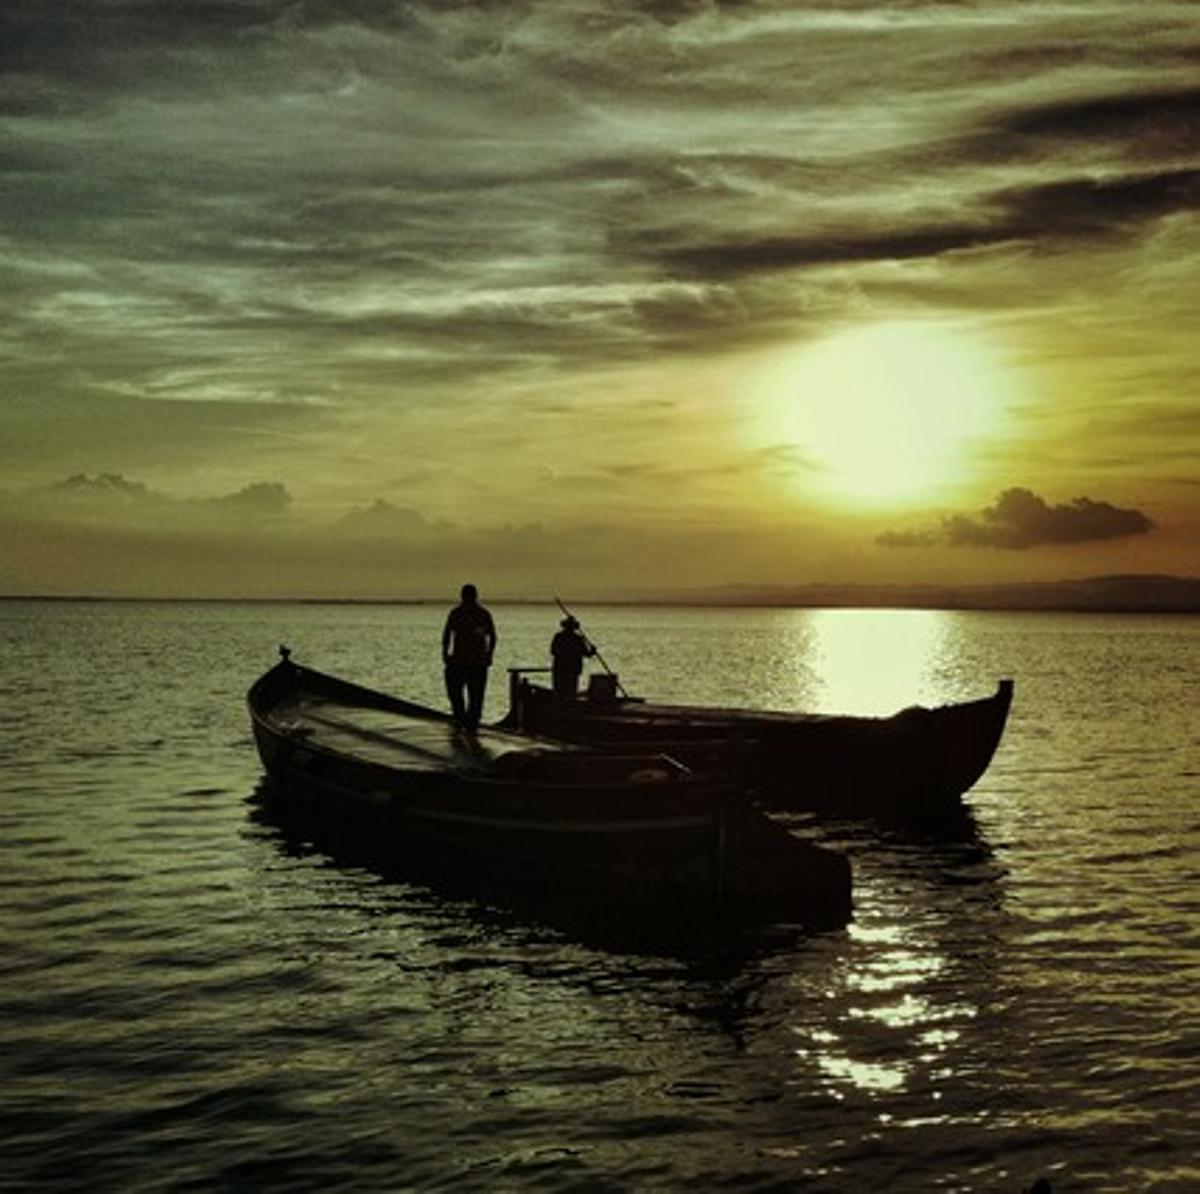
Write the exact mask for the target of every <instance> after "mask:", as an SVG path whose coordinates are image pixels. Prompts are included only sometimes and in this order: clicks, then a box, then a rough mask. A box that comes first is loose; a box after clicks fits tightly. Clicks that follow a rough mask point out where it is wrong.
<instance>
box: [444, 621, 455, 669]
mask: <svg viewBox="0 0 1200 1194" xmlns="http://www.w3.org/2000/svg"><path fill="white" fill-rule="evenodd" d="M453 633H454V611H453V610H451V611H450V612H449V613H448V614H447V615H446V625H445V626H443V627H442V662H443V663H449V662H450V636H451V635H452V634H453Z"/></svg>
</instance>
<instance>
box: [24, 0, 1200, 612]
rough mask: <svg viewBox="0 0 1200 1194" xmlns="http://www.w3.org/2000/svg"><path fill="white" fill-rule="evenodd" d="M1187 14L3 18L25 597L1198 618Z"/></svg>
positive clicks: (1198, 121)
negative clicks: (1032, 606) (1099, 586)
mask: <svg viewBox="0 0 1200 1194" xmlns="http://www.w3.org/2000/svg"><path fill="white" fill-rule="evenodd" d="M1198 79H1200V6H1197V4H1195V3H1192V2H1189V3H1177V4H1173V3H1159V2H1157V0H1140V2H1138V3H1129V2H1125V3H1109V2H1107V0H1071V2H1063V3H1037V2H1031V0H1020V2H1018V0H1007V2H1004V3H996V2H988V0H965V2H958V3H945V4H922V3H890V4H879V3H875V4H872V3H860V2H853V3H851V2H847V3H819V4H774V3H754V2H752V0H751V2H739V3H729V4H722V3H716V2H708V3H688V2H685V0H676V2H673V3H672V2H665V0H664V2H661V3H653V2H647V3H640V4H637V3H629V4H621V3H615V2H613V0H605V2H603V3H601V2H590V0H573V2H571V3H562V2H559V0H544V2H531V3H475V4H472V3H461V4H429V5H425V4H418V3H413V4H401V3H385V2H384V0H342V2H338V0H212V2H204V0H191V2H187V0H178V2H174V0H173V2H167V0H103V2H100V0H96V2H94V3H86V4H85V3H80V2H79V0H5V3H4V4H3V5H0V129H2V134H3V136H2V140H0V165H2V174H0V271H2V276H3V278H4V284H3V286H0V305H2V309H3V318H2V320H0V337H2V338H3V345H2V349H3V351H2V352H0V594H5V593H7V594H16V593H47V594H55V593H59V594H102V595H112V594H128V595H141V594H147V595H163V596H168V595H205V596H219V595H233V596H241V595H244V596H270V595H295V596H311V597H324V596H335V597H355V596H357V597H425V596H433V597H440V596H446V595H452V594H453V592H454V591H456V590H457V587H458V585H459V583H460V582H461V581H463V580H473V581H475V582H476V583H477V584H478V585H479V586H480V589H481V592H482V593H483V595H484V596H485V598H493V599H495V598H499V597H501V596H530V597H543V596H547V595H548V594H550V593H553V592H561V593H563V594H564V595H570V596H574V597H580V598H586V597H590V596H591V597H594V596H603V595H613V594H620V593H625V592H640V591H646V590H651V589H680V588H689V587H696V586H708V585H721V584H727V583H746V582H754V583H760V582H761V583H765V584H806V583H809V582H824V581H829V582H839V583H841V582H857V581H869V582H895V581H904V582H915V581H930V582H948V581H976V582H1008V581H1015V580H1025V579H1058V578H1066V577H1081V576H1089V575H1096V574H1104V573H1117V572H1169V573H1174V574H1177V575H1200V384H1198V378H1200V370H1198V368H1197V359H1198V354H1197V344H1198V342H1200V339H1198V337H1200V230H1198V226H1197V220H1196V208H1197V206H1198V203H1200V165H1198V159H1200V83H1198Z"/></svg>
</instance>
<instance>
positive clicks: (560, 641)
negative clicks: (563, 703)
mask: <svg viewBox="0 0 1200 1194" xmlns="http://www.w3.org/2000/svg"><path fill="white" fill-rule="evenodd" d="M559 625H560V626H561V627H562V629H561V630H560V631H559V632H558V633H557V634H556V635H555V636H554V638H552V639H551V640H550V655H551V657H552V658H553V660H554V663H553V667H552V669H551V670H552V672H553V675H554V695H555V696H557V697H573V696H574V695H575V694H576V692H577V691H578V690H579V675H580V673H581V672H582V671H583V661H584V660H585V659H587V658H588V656H590V655H595V654H596V648H595V647H593V646H592V644H591V643H589V642H588V641H587V639H586V638H584V637H583V634H582V633H581V632H580V630H579V623H578V622H577V621H576V620H575V619H574V618H572V617H571V615H570V614H568V615H567V616H566V617H565V618H563V620H562V621H561V622H560V623H559Z"/></svg>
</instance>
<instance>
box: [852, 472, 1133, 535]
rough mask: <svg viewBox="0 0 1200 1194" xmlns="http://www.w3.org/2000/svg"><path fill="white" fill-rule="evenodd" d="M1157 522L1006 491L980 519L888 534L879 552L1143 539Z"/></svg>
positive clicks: (1085, 502)
mask: <svg viewBox="0 0 1200 1194" xmlns="http://www.w3.org/2000/svg"><path fill="white" fill-rule="evenodd" d="M1153 527H1154V523H1153V522H1152V521H1151V520H1150V519H1149V518H1148V517H1147V516H1146V515H1145V514H1143V513H1142V512H1141V511H1140V510H1133V509H1122V508H1121V507H1119V506H1114V505H1111V504H1110V503H1109V502H1097V501H1093V500H1092V499H1091V498H1086V497H1079V498H1075V499H1074V500H1073V501H1071V502H1068V503H1066V504H1064V505H1058V506H1051V505H1050V504H1048V503H1047V502H1046V501H1045V500H1044V499H1043V498H1040V497H1039V496H1038V495H1037V494H1036V493H1034V492H1033V491H1032V490H1029V489H1023V488H1020V487H1014V488H1012V489H1006V490H1005V491H1004V492H1003V493H1001V494H1000V496H999V497H998V498H997V499H996V503H995V505H992V506H988V507H986V508H985V509H984V510H983V511H982V512H981V513H980V514H979V516H978V517H972V516H971V515H967V514H952V515H950V516H948V517H946V518H943V519H942V522H941V525H940V526H938V527H926V528H919V529H917V530H912V531H885V532H883V533H882V534H881V535H879V536H878V537H877V538H876V542H877V543H878V544H879V545H880V546H881V547H937V546H949V547H997V548H1006V549H1009V550H1023V549H1025V548H1029V547H1038V546H1041V545H1045V544H1075V543H1092V542H1096V541H1098V540H1103V539H1119V538H1123V537H1124V536H1127V535H1144V534H1146V533H1147V532H1148V531H1150V530H1152V529H1153Z"/></svg>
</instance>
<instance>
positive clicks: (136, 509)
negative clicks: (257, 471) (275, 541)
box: [6, 473, 292, 530]
mask: <svg viewBox="0 0 1200 1194" xmlns="http://www.w3.org/2000/svg"><path fill="white" fill-rule="evenodd" d="M6 496H8V497H9V498H10V499H11V503H10V504H11V505H12V506H13V507H15V508H18V509H20V510H21V511H22V512H23V513H24V514H25V515H26V516H32V517H35V518H42V519H47V520H49V521H52V522H58V523H79V522H84V523H87V524H90V525H104V524H108V525H111V526H114V527H116V526H120V525H123V524H126V525H131V526H150V525H154V526H160V527H162V528H163V529H168V528H175V529H179V530H186V529H188V528H189V527H191V528H207V527H211V526H214V525H221V524H227V525H230V526H236V527H237V528H238V529H240V530H246V529H249V528H252V527H253V526H254V525H255V524H256V523H259V522H262V521H267V520H278V519H281V518H284V517H286V516H287V515H288V514H289V511H290V507H291V503H292V497H291V494H290V493H289V492H288V490H287V487H286V486H284V485H282V484H280V483H279V482H278V481H258V482H254V483H253V484H250V485H246V486H245V487H244V488H242V489H239V490H237V491H235V492H233V493H224V494H217V495H214V496H212V497H198V498H181V497H172V496H170V495H168V494H165V493H161V492H159V491H157V490H154V489H151V488H150V486H148V485H147V484H145V482H143V481H135V480H132V479H130V478H128V477H125V476H122V475H121V474H120V473H96V474H95V475H90V474H88V473H76V474H74V475H73V476H70V477H68V478H66V480H64V481H58V482H55V483H54V484H52V485H47V486H42V487H33V488H27V489H25V490H21V491H16V492H13V493H10V494H9V495H6Z"/></svg>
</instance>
